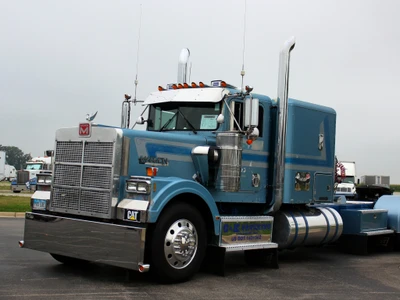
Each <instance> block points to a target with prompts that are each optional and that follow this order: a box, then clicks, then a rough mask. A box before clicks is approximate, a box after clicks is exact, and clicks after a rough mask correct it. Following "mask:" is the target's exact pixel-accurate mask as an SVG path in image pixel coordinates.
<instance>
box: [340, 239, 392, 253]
mask: <svg viewBox="0 0 400 300" xmlns="http://www.w3.org/2000/svg"><path fill="white" fill-rule="evenodd" d="M395 239H396V237H395V236H394V235H393V234H382V235H372V236H369V235H353V234H344V235H342V236H341V237H340V239H339V247H340V249H341V250H342V251H343V252H346V253H350V254H357V255H368V254H370V253H374V252H378V251H392V250H393V249H394V245H395V242H396V241H395Z"/></svg>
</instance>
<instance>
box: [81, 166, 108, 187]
mask: <svg viewBox="0 0 400 300" xmlns="http://www.w3.org/2000/svg"><path fill="white" fill-rule="evenodd" d="M110 178H111V168H104V167H92V166H84V167H83V177H82V186H84V187H93V188H99V189H110V188H111V181H110Z"/></svg>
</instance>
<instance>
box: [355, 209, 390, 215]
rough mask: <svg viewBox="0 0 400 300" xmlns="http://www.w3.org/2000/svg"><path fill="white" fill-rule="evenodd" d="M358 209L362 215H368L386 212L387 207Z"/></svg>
mask: <svg viewBox="0 0 400 300" xmlns="http://www.w3.org/2000/svg"><path fill="white" fill-rule="evenodd" d="M358 211H359V212H360V213H361V214H363V215H370V214H376V213H378V214H379V213H387V212H388V210H387V209H383V208H382V209H358Z"/></svg>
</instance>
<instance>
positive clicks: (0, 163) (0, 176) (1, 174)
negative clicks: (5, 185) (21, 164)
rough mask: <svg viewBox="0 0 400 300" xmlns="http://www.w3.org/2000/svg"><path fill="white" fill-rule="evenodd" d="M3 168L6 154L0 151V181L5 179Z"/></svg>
mask: <svg viewBox="0 0 400 300" xmlns="http://www.w3.org/2000/svg"><path fill="white" fill-rule="evenodd" d="M5 166H6V152H4V151H0V181H3V180H4V179H5V178H6V174H5Z"/></svg>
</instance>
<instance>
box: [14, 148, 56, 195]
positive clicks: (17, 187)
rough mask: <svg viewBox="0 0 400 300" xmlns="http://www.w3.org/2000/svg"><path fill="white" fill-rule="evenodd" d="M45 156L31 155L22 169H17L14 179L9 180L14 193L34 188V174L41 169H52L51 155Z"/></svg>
mask: <svg viewBox="0 0 400 300" xmlns="http://www.w3.org/2000/svg"><path fill="white" fill-rule="evenodd" d="M47 152H48V151H45V156H37V157H33V158H32V159H31V160H29V161H28V162H27V163H26V166H25V168H24V169H23V170H18V171H17V176H16V179H15V180H13V181H12V182H11V187H10V188H11V190H12V191H13V192H14V193H19V192H21V191H23V190H35V188H36V175H37V174H39V173H40V172H41V171H42V170H51V169H52V157H51V156H49V155H46V154H49V153H47Z"/></svg>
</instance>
